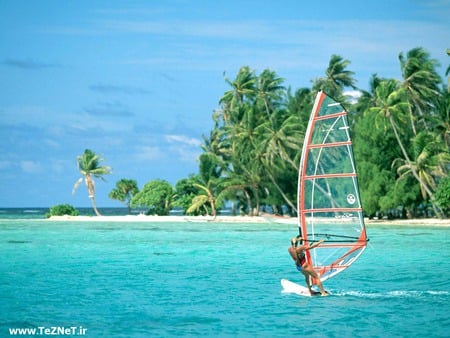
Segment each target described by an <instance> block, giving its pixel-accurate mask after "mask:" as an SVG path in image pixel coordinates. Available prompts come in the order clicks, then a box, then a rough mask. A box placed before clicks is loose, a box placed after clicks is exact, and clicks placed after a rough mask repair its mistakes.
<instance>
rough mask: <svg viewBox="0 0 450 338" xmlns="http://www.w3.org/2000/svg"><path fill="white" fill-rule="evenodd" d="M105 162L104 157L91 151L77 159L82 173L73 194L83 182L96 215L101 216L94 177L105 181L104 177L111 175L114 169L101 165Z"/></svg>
mask: <svg viewBox="0 0 450 338" xmlns="http://www.w3.org/2000/svg"><path fill="white" fill-rule="evenodd" d="M103 161H104V159H103V157H101V156H100V155H97V154H96V153H94V152H93V151H92V150H90V149H86V150H85V151H84V153H83V154H82V155H79V156H78V157H77V163H78V170H79V171H80V173H81V175H83V177H81V178H80V179H78V181H77V182H75V185H74V186H73V189H72V194H74V193H75V191H76V189H77V188H78V186H79V185H80V184H81V182H83V178H84V183H85V184H86V187H87V190H88V194H89V199H90V200H91V203H92V207H93V208H94V211H95V214H96V215H97V216H101V215H100V213H99V211H98V210H97V206H96V205H95V182H94V179H93V177H95V178H99V179H102V180H104V178H103V175H107V174H111V172H112V169H111V167H109V166H101V165H100V164H101V163H102V162H103Z"/></svg>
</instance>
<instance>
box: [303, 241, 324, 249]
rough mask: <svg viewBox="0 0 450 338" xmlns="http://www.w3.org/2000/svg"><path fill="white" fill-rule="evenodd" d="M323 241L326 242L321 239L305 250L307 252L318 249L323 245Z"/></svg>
mask: <svg viewBox="0 0 450 338" xmlns="http://www.w3.org/2000/svg"><path fill="white" fill-rule="evenodd" d="M323 241H324V240H323V239H321V240H320V241H318V242H316V243H314V244H313V245H310V246H308V247H307V248H305V250H311V249H314V248H316V247H318V246H319V245H320V244H322V242H323Z"/></svg>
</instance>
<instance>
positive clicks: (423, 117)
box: [398, 47, 442, 135]
mask: <svg viewBox="0 0 450 338" xmlns="http://www.w3.org/2000/svg"><path fill="white" fill-rule="evenodd" d="M398 58H399V61H400V66H401V70H402V77H403V83H402V86H403V88H404V89H405V93H406V95H407V99H408V102H409V103H410V104H409V114H410V120H411V128H412V131H413V133H414V135H416V134H417V130H416V121H419V122H420V123H421V124H422V127H425V129H426V130H428V129H429V126H428V124H427V122H428V121H427V118H429V116H430V115H432V114H433V110H434V109H435V107H436V103H437V102H438V100H439V98H440V85H441V83H442V82H441V78H440V76H439V74H438V72H437V71H436V67H437V66H438V65H439V63H438V61H436V60H434V59H431V58H430V54H429V53H428V52H427V51H425V50H424V49H423V48H420V47H418V48H413V49H411V50H410V51H409V52H408V53H407V54H406V56H405V55H403V53H400V54H399V56H398Z"/></svg>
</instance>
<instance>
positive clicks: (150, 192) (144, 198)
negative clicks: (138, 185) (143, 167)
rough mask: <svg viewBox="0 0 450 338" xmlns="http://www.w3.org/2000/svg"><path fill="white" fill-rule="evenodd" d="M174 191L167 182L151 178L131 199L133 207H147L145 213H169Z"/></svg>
mask: <svg viewBox="0 0 450 338" xmlns="http://www.w3.org/2000/svg"><path fill="white" fill-rule="evenodd" d="M174 197H175V192H174V190H173V188H172V186H171V185H170V183H169V182H167V181H165V180H153V181H150V182H148V183H146V184H145V185H144V187H143V188H142V190H141V191H140V192H138V193H137V194H136V195H135V196H134V197H133V198H132V199H131V206H132V207H133V208H138V207H140V208H148V211H147V215H161V216H166V215H169V212H170V210H171V209H172V207H173V201H174Z"/></svg>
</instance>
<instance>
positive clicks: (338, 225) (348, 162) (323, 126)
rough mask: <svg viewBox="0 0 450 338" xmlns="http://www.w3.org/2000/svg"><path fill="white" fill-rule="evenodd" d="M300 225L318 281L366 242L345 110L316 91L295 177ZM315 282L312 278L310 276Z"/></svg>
mask: <svg viewBox="0 0 450 338" xmlns="http://www.w3.org/2000/svg"><path fill="white" fill-rule="evenodd" d="M298 221H299V222H298V226H299V232H300V234H301V235H302V237H303V238H304V241H305V242H306V243H307V244H310V245H311V244H313V243H314V242H317V241H318V240H320V239H323V240H324V242H323V243H322V244H321V245H320V246H318V247H316V248H315V249H314V250H310V251H307V252H306V259H307V261H308V262H309V263H310V264H311V265H312V266H313V267H314V269H315V270H316V271H317V272H318V274H319V276H320V279H321V280H322V281H324V280H326V279H328V278H331V277H333V276H335V275H337V274H338V273H340V272H342V271H344V270H345V269H346V268H348V267H349V266H350V265H351V264H352V263H354V262H355V261H356V260H357V259H358V257H359V256H360V255H361V254H362V253H363V251H364V249H365V248H366V245H367V241H368V238H367V234H366V228H365V225H364V216H363V210H362V207H361V199H360V195H359V187H358V178H357V173H356V166H355V159H354V157H353V148H352V140H351V137H350V130H349V124H348V119H347V112H346V110H345V109H344V108H343V107H342V106H341V104H340V103H338V102H336V101H334V100H333V99H332V98H330V97H329V96H327V95H326V94H325V93H324V92H323V91H321V92H319V93H318V94H317V96H316V100H315V102H314V107H313V110H312V112H311V116H310V119H309V123H308V128H307V130H306V135H305V140H304V143H303V150H302V157H301V160H300V168H299V180H298ZM313 283H314V281H313Z"/></svg>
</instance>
